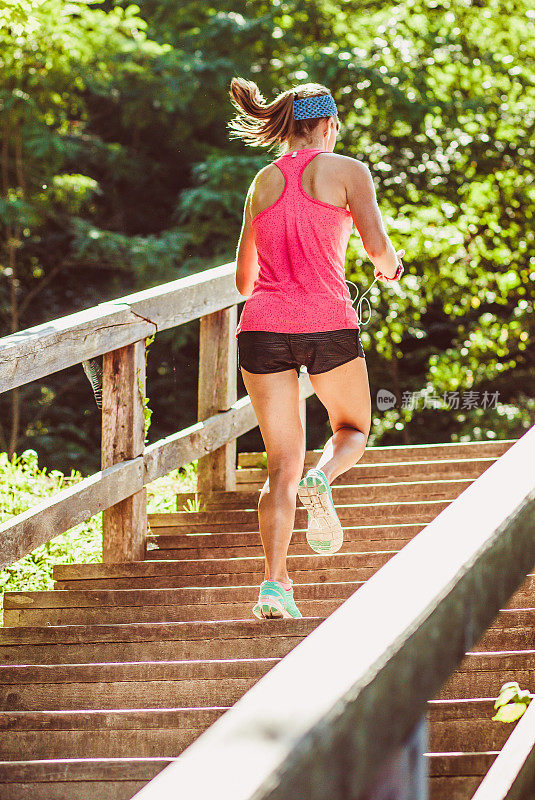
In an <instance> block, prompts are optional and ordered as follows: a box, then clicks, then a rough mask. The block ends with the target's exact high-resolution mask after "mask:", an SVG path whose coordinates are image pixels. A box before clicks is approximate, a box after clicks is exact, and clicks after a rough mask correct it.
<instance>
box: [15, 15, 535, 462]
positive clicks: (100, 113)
mask: <svg viewBox="0 0 535 800" xmlns="http://www.w3.org/2000/svg"><path fill="white" fill-rule="evenodd" d="M532 26H533V11H532V10H531V4H529V3H528V2H527V0H432V2H429V0H428V1H427V2H424V0H407V2H405V3H403V4H397V3H393V2H386V3H382V4H379V5H377V4H375V3H373V4H372V3H369V2H367V0H362V2H358V3H355V2H344V0H270V1H269V2H267V1H266V2H265V1H264V0H255V1H254V2H252V1H251V0H249V1H247V2H244V0H232V2H223V1H221V2H206V3H199V2H180V3H177V2H176V1H174V0H173V1H172V0H145V1H144V2H142V3H140V5H130V4H129V3H128V2H127V0H125V1H124V2H113V0H106V2H100V3H99V2H93V1H92V0H72V2H69V3H65V2H63V0H7V2H4V3H3V4H2V6H1V7H0V105H1V109H2V113H1V115H0V138H1V157H0V172H1V186H0V191H1V196H0V220H1V224H2V233H1V235H2V241H1V245H2V251H1V256H0V319H1V326H2V333H3V334H5V333H9V332H10V331H15V330H18V329H21V328H25V327H28V326H30V325H33V324H37V323H39V322H43V321H46V320H50V319H53V318H55V317H57V316H60V315H63V314H66V313H70V312H72V311H74V310H79V309H81V308H86V307H89V306H91V305H95V304H96V303H98V302H101V301H102V300H107V299H110V298H112V297H116V296H120V295H121V294H124V293H126V292H128V291H131V290H135V289H140V288H145V287H148V286H153V285H156V284H158V283H161V282H164V281H166V280H170V279H173V278H175V277H178V276H181V275H184V274H188V273H191V272H193V271H196V270H200V269H203V268H205V267H208V266H214V265H216V264H219V263H224V262H225V261H230V260H232V259H233V258H234V255H235V248H236V243H237V238H238V235H239V230H240V225H241V218H242V211H243V201H244V197H245V193H246V190H247V188H248V186H249V183H250V181H251V179H252V177H253V176H254V174H255V173H256V171H257V170H258V169H259V168H260V167H261V166H263V165H264V164H266V163H268V162H269V161H270V160H271V159H272V157H273V154H272V153H269V152H265V151H255V150H254V149H251V148H247V147H245V146H243V145H241V144H240V143H239V142H236V141H229V138H228V133H227V129H226V122H227V121H228V120H229V119H230V118H231V116H232V114H233V109H232V107H231V105H230V102H229V99H228V85H229V82H230V79H231V78H232V76H233V75H242V76H244V77H248V78H252V79H253V80H256V81H257V82H258V84H259V85H260V87H261V90H262V92H263V93H264V95H265V97H267V98H269V99H271V98H272V97H274V96H275V95H276V93H277V92H279V91H281V90H284V89H286V88H288V87H290V86H292V85H296V84H298V83H301V82H304V81H307V80H314V81H319V82H321V83H325V84H327V85H329V86H330V87H331V89H332V92H333V94H334V96H335V99H336V101H337V104H338V108H339V114H340V118H341V121H342V126H343V127H342V131H341V137H340V140H339V143H338V145H337V148H336V149H337V152H343V153H346V154H348V155H351V156H353V157H355V158H360V159H362V160H364V161H365V162H366V163H367V164H368V165H369V167H370V169H371V171H372V173H373V175H374V179H375V182H376V187H377V194H378V199H379V204H380V207H381V209H382V212H383V216H384V218H385V222H386V226H387V229H388V231H389V233H390V236H391V238H392V240H393V242H394V245H395V247H396V248H398V249H399V248H404V249H405V252H406V255H405V276H404V278H403V280H402V284H401V293H400V294H396V293H395V292H394V291H393V290H392V289H389V288H383V287H381V288H379V287H378V286H377V285H376V286H375V287H374V288H373V290H372V298H373V306H374V314H373V317H372V320H371V322H370V325H369V326H368V327H367V328H366V329H365V331H364V332H363V335H362V339H363V344H364V347H365V350H366V351H367V361H368V371H369V374H370V382H371V387H372V396H373V398H374V400H375V393H376V392H377V390H378V389H380V388H385V389H389V390H390V391H392V392H393V393H394V394H395V395H396V398H397V404H396V406H395V407H394V408H392V409H391V410H386V411H383V410H381V409H379V408H378V407H377V405H376V404H375V403H374V426H373V437H372V441H374V442H375V443H377V442H379V441H381V442H382V443H390V442H402V441H405V442H409V441H414V442H427V441H444V440H449V439H452V440H454V439H460V438H475V439H477V438H487V437H490V438H492V437H508V436H518V435H519V434H520V433H521V432H522V430H523V429H524V428H525V427H527V425H528V424H529V421H530V417H531V418H532V416H533V410H534V406H535V403H534V399H533V377H534V360H535V345H534V332H535V331H534V321H533V320H534V316H533V299H534V298H533V279H534V278H535V255H534V248H533V209H534V205H535V197H534V191H533V161H534V159H533V118H534V108H535V104H534V102H533V100H534V94H535V93H534V90H533V27H532ZM347 263H348V277H350V278H351V279H352V280H354V281H355V282H356V283H357V285H359V286H363V287H364V286H366V285H367V284H368V282H369V281H370V280H371V276H372V267H371V264H370V262H369V261H368V259H367V258H366V255H365V253H364V251H363V249H362V246H361V245H360V242H359V239H358V236H357V235H356V234H355V235H354V236H353V238H352V240H351V242H350V248H349V251H348V262H347ZM197 330H198V326H197V325H190V326H186V327H184V328H182V329H178V330H175V331H171V332H166V333H162V334H159V335H158V336H157V337H156V341H155V342H154V344H153V345H152V347H151V351H150V356H149V370H148V394H149V397H150V405H151V408H152V409H153V410H154V414H153V417H152V426H151V432H150V437H151V441H152V440H154V439H156V438H159V437H160V436H163V435H165V434H167V433H170V432H172V431H174V430H177V429H179V428H181V427H184V426H185V425H186V424H189V423H191V422H192V421H193V419H194V416H195V407H196V403H195V398H194V394H195V381H196V374H197V373H196V369H197V367H196V353H197V351H196V346H197V345H196V342H197ZM445 392H446V393H449V394H447V395H446V396H444V393H445ZM484 392H487V395H484ZM422 393H423V394H425V395H426V397H425V399H424V397H423V396H422ZM470 393H471V394H470ZM496 393H497V394H496ZM484 397H487V399H488V398H489V397H490V401H489V402H488V403H486V404H485V403H484ZM177 398H178V402H177ZM456 405H457V406H458V407H456ZM411 406H416V407H411ZM434 406H437V407H434ZM311 411H312V413H311V417H310V423H311V424H310V425H309V431H310V439H309V446H317V445H318V444H319V443H320V441H321V439H322V438H323V437H324V430H325V429H324V426H325V415H324V414H323V413H322V412H320V411H319V409H318V406H317V404H314V403H312V404H311ZM0 420H1V428H0V449H5V450H7V451H9V452H11V453H13V452H14V451H15V450H18V452H21V451H22V450H23V449H24V448H28V447H31V448H33V449H35V450H37V451H39V453H40V454H41V457H42V459H43V460H44V462H45V463H47V464H49V465H50V466H53V467H58V468H61V469H62V470H63V471H65V470H67V471H69V470H70V469H71V468H72V467H73V466H75V467H79V468H80V469H82V471H84V472H89V471H93V470H94V469H95V468H97V467H98V437H99V414H98V410H97V408H96V406H95V404H94V402H93V400H92V397H91V389H90V386H89V384H88V382H87V380H86V378H85V377H84V375H83V373H82V370H81V368H74V369H72V370H68V371H66V373H65V374H64V373H61V374H59V375H56V376H51V377H50V378H48V379H45V380H42V381H39V382H36V383H34V384H31V385H29V386H28V387H23V388H21V389H20V390H19V391H18V392H12V393H10V394H9V395H3V396H0ZM254 436H256V437H257V434H255V435H254ZM254 436H252V437H251V436H250V437H249V438H248V439H247V440H245V442H244V446H245V445H248V446H251V445H252V444H254V446H258V444H259V441H258V438H256V439H255V438H254Z"/></svg>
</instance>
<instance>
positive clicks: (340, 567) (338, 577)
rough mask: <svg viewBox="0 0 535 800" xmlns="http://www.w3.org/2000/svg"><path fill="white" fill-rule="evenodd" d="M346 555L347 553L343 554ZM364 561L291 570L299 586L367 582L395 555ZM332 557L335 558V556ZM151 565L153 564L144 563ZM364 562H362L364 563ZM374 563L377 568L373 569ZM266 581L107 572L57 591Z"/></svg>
mask: <svg viewBox="0 0 535 800" xmlns="http://www.w3.org/2000/svg"><path fill="white" fill-rule="evenodd" d="M343 555H344V556H346V555H347V554H343ZM358 555H359V556H360V557H361V558H362V559H363V557H364V555H369V556H370V558H371V559H372V560H371V562H370V565H369V566H353V567H351V566H349V565H348V563H347V561H345V562H336V564H335V566H333V567H325V568H324V569H321V570H318V569H303V570H301V569H298V568H293V569H292V570H291V577H292V579H293V580H294V581H295V583H296V585H297V584H299V583H315V582H330V581H348V580H349V581H364V580H367V579H368V578H370V577H371V576H372V575H373V574H374V573H375V572H376V571H377V569H378V568H379V566H381V565H382V564H385V563H386V562H387V561H388V560H389V558H391V557H392V556H393V555H395V553H387V554H380V553H370V554H358ZM331 558H332V556H331ZM143 563H146V564H150V563H151V562H143ZM152 563H154V564H167V565H169V564H180V563H181V562H177V561H172V562H170V561H154V562H152ZM361 563H362V561H361ZM372 564H374V566H372ZM263 579H264V571H263V570H257V571H256V572H240V571H235V572H232V573H222V574H219V575H212V574H209V575H202V574H196V575H187V574H186V575H176V574H173V572H172V571H171V573H170V574H165V573H164V574H163V575H161V574H159V573H158V572H156V573H154V574H150V573H149V574H147V575H139V576H137V575H136V574H135V573H132V574H131V575H123V576H121V577H119V576H116V575H114V574H113V573H112V574H109V575H107V577H106V573H103V575H102V577H100V578H79V579H76V580H74V579H73V580H61V581H56V584H55V585H56V588H57V589H112V588H113V589H128V588H133V587H136V588H138V589H172V588H180V587H197V586H198V587H211V586H256V587H257V589H258V586H259V585H260V583H261V581H262V580H263Z"/></svg>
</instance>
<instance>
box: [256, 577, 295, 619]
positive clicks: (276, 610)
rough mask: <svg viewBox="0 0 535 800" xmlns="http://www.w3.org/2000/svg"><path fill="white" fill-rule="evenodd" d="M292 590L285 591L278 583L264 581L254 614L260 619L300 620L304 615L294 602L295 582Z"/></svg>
mask: <svg viewBox="0 0 535 800" xmlns="http://www.w3.org/2000/svg"><path fill="white" fill-rule="evenodd" d="M291 584H292V585H291V588H290V589H285V588H284V586H281V584H280V583H279V582H278V581H262V583H261V584H260V592H259V594H258V602H257V603H256V605H255V606H254V608H253V614H254V615H255V617H258V619H283V618H284V619H290V618H292V617H294V618H296V619H300V618H301V617H302V616H303V615H302V614H301V612H300V611H299V609H298V608H297V606H296V605H295V602H294V590H293V581H291Z"/></svg>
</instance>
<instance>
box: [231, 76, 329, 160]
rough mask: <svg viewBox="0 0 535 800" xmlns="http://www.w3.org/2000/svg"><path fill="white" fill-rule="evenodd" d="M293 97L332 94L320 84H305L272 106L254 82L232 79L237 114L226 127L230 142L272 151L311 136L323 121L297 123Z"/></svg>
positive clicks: (232, 94)
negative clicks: (277, 146) (233, 140)
mask: <svg viewBox="0 0 535 800" xmlns="http://www.w3.org/2000/svg"><path fill="white" fill-rule="evenodd" d="M294 94H297V95H298V97H316V96H318V95H322V94H329V89H327V87H326V86H322V85H321V84H319V83H306V84H303V85H302V86H299V87H297V88H295V89H288V90H287V91H285V92H281V94H279V95H278V96H277V97H276V98H275V100H273V102H271V103H268V104H266V101H265V99H264V97H263V95H262V93H261V92H260V89H259V88H258V86H257V85H256V83H254V81H248V80H246V79H245V78H238V77H236V78H232V80H231V82H230V91H229V95H230V99H231V103H232V105H233V106H234V107H235V108H236V109H237V111H238V113H237V115H236V116H235V117H234V119H232V120H231V121H230V122H229V123H227V127H228V128H229V129H230V133H229V138H230V139H241V140H242V141H244V142H245V144H248V145H250V146H252V147H271V146H272V145H274V144H278V145H279V149H280V150H281V151H282V152H283V151H284V150H285V147H284V144H285V142H286V140H287V139H288V138H289V137H290V136H304V137H306V136H307V135H308V134H310V133H311V132H312V131H313V130H314V128H315V127H316V125H317V124H318V123H319V120H320V118H314V119H300V120H296V119H294V112H293V105H294Z"/></svg>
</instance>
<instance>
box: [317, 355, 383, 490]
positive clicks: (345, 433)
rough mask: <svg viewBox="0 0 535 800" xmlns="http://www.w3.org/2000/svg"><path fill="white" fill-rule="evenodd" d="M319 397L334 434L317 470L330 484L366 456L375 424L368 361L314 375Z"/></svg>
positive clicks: (352, 363)
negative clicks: (371, 426) (369, 436)
mask: <svg viewBox="0 0 535 800" xmlns="http://www.w3.org/2000/svg"><path fill="white" fill-rule="evenodd" d="M309 377H310V381H311V383H312V386H313V387H314V391H315V392H316V395H317V396H318V397H319V399H320V401H321V402H322V403H323V405H324V406H325V408H326V409H327V413H328V415H329V422H330V423H331V428H332V430H333V435H332V436H331V438H330V439H329V441H328V442H327V444H326V445H325V447H324V448H323V453H322V455H321V458H320V460H319V461H318V463H317V465H316V466H317V467H319V469H321V470H323V472H324V473H325V477H326V478H327V480H328V482H329V483H332V482H333V480H334V479H335V478H337V477H338V475H341V474H342V473H343V472H345V471H346V470H348V469H349V468H350V467H352V466H354V465H355V464H356V463H357V461H359V459H360V458H361V457H362V455H363V453H364V449H365V447H366V442H367V440H368V434H369V432H370V424H371V398H370V387H369V383H368V370H367V368H366V360H365V359H364V358H354V359H352V360H351V361H348V362H347V363H346V364H341V365H340V366H339V367H335V368H334V369H330V370H328V372H321V373H319V374H317V375H310V376H309Z"/></svg>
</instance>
